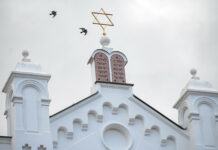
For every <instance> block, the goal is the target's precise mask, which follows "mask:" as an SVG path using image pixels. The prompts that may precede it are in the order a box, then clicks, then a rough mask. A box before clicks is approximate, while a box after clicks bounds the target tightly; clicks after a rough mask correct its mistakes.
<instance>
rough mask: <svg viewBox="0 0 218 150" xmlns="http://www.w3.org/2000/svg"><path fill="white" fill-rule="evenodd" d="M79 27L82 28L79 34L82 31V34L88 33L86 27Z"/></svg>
mask: <svg viewBox="0 0 218 150" xmlns="http://www.w3.org/2000/svg"><path fill="white" fill-rule="evenodd" d="M79 29H81V30H82V31H81V32H80V33H81V34H82V33H84V35H86V34H87V33H88V31H87V29H85V28H79Z"/></svg>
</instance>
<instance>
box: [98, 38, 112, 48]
mask: <svg viewBox="0 0 218 150" xmlns="http://www.w3.org/2000/svg"><path fill="white" fill-rule="evenodd" d="M100 43H101V45H102V47H107V46H108V45H109V44H110V39H109V37H107V36H103V37H101V39H100Z"/></svg>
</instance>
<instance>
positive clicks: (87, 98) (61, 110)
mask: <svg viewBox="0 0 218 150" xmlns="http://www.w3.org/2000/svg"><path fill="white" fill-rule="evenodd" d="M97 94H98V92H96V93H94V94H92V95H90V96H88V97H86V98H84V99H82V100H80V101H78V102H76V103H74V104H72V105H70V106H68V107H66V108H64V109H62V110H61V111H59V112H56V113H54V114H53V115H51V116H49V117H50V118H52V117H54V116H56V115H58V114H60V113H62V112H63V111H65V110H67V109H69V108H71V107H73V106H75V105H77V104H80V103H81V102H83V101H85V100H87V99H89V98H90V97H92V96H94V95H97Z"/></svg>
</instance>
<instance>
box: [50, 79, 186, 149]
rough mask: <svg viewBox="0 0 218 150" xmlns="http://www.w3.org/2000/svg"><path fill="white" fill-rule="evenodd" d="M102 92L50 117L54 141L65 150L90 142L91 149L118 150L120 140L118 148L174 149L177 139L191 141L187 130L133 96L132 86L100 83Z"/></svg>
mask: <svg viewBox="0 0 218 150" xmlns="http://www.w3.org/2000/svg"><path fill="white" fill-rule="evenodd" d="M98 89H99V90H98V92H97V93H95V94H93V95H91V96H89V97H87V98H86V99H84V100H82V101H80V102H78V103H76V104H74V105H72V106H70V107H68V108H67V109H64V110H63V111H61V112H59V113H57V114H55V115H52V116H51V117H50V122H51V128H52V133H53V134H54V136H53V137H54V139H53V140H54V142H55V143H56V144H57V146H58V147H62V148H61V149H65V150H68V149H69V150H70V149H75V148H76V149H77V150H78V148H79V147H80V149H81V150H82V149H84V148H85V147H86V144H88V143H90V142H91V143H92V142H94V143H95V144H94V145H93V147H92V148H91V149H99V150H102V149H116V148H115V147H113V145H114V144H116V141H117V140H118V141H119V142H121V144H120V145H119V143H117V144H116V145H117V146H116V147H117V148H118V149H125V148H127V149H128V148H130V147H131V148H132V149H135V150H136V149H137V150H141V149H143V148H145V147H150V148H151V149H154V150H156V149H160V148H161V147H163V146H164V147H168V149H169V150H170V149H172V150H174V148H175V147H176V140H187V134H186V130H185V129H183V128H182V127H180V126H179V125H177V124H176V123H174V122H173V121H171V120H170V119H169V118H167V117H166V116H164V115H163V114H161V113H160V112H158V111H157V110H155V109H154V108H152V107H151V106H150V105H148V104H147V103H145V102H144V101H142V100H140V99H139V98H138V97H137V96H135V95H133V94H132V92H131V91H132V85H131V86H130V85H128V84H127V85H124V84H123V85H121V84H111V83H99V84H98ZM178 135H180V136H178ZM70 140H72V142H69V141H70ZM151 143H156V144H155V145H153V144H152V145H151ZM152 147H153V148H152Z"/></svg>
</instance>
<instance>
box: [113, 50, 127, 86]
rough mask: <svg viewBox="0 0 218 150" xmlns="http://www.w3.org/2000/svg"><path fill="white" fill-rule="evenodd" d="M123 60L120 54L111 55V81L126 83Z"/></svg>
mask: <svg viewBox="0 0 218 150" xmlns="http://www.w3.org/2000/svg"><path fill="white" fill-rule="evenodd" d="M124 67H125V61H124V59H123V57H122V56H120V55H118V54H114V55H113V56H112V57H111V70H112V81H113V82H117V83H126V76H125V68H124Z"/></svg>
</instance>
